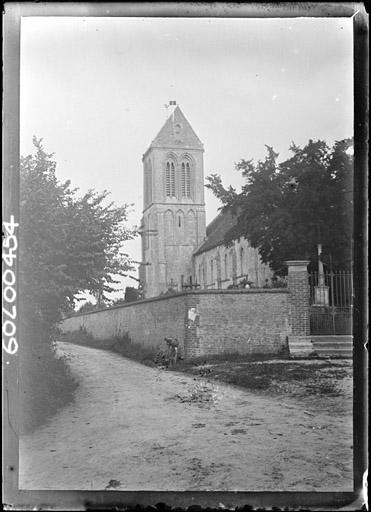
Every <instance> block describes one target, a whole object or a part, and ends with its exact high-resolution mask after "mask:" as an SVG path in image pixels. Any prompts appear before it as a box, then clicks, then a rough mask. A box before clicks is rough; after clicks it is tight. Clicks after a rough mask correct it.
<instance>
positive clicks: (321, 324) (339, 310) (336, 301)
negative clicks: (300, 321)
mask: <svg viewBox="0 0 371 512" xmlns="http://www.w3.org/2000/svg"><path fill="white" fill-rule="evenodd" d="M309 285H310V331H311V334H327V335H329V334H352V313H353V311H352V295H353V278H352V273H351V272H350V271H346V270H342V271H337V272H325V273H323V274H321V275H319V274H318V272H314V273H312V274H310V275H309Z"/></svg>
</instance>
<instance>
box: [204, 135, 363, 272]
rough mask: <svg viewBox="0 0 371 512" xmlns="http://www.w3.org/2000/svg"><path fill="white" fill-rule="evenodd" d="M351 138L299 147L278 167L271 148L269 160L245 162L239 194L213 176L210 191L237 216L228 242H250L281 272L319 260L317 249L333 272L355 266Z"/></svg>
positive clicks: (229, 233) (228, 236)
mask: <svg viewBox="0 0 371 512" xmlns="http://www.w3.org/2000/svg"><path fill="white" fill-rule="evenodd" d="M352 145H353V140H352V139H345V140H341V141H337V142H335V144H334V146H333V147H332V148H329V147H328V146H327V144H326V143H325V142H324V141H321V140H318V141H313V140H309V142H308V144H307V145H306V146H305V147H304V148H300V147H298V146H296V145H295V144H294V143H293V144H292V145H291V147H290V151H291V153H292V156H291V158H289V159H288V160H286V161H284V162H282V163H280V164H278V163H277V158H278V156H279V155H278V153H275V152H274V150H273V148H271V147H270V146H266V148H267V156H266V158H265V160H263V161H259V162H258V163H257V164H254V162H253V161H252V160H241V161H240V162H238V163H237V164H236V169H237V170H238V171H239V172H241V173H242V176H243V178H244V180H245V183H244V184H243V186H242V189H241V191H240V192H237V191H236V190H235V189H234V188H233V187H231V186H230V187H229V188H225V187H224V186H223V184H222V181H221V178H220V176H219V175H217V174H212V175H211V176H209V177H208V178H207V180H208V184H207V185H206V187H208V188H209V189H211V190H212V191H213V193H214V194H215V196H216V197H218V198H219V199H220V200H221V202H222V204H223V206H222V210H226V209H230V210H231V212H232V213H233V214H234V215H235V216H236V220H237V222H236V224H235V226H234V227H233V228H232V229H231V230H230V231H229V232H228V233H227V236H226V239H225V243H226V245H230V244H231V243H232V241H233V240H235V239H237V238H240V237H242V236H243V237H246V238H247V239H248V240H249V241H250V243H251V245H252V246H253V247H255V248H258V249H259V253H260V256H261V258H262V261H263V262H264V263H267V264H269V265H270V266H271V268H272V269H273V270H275V271H276V272H277V273H282V272H283V271H284V268H285V261H286V260H292V259H310V260H311V261H312V262H313V264H315V262H316V261H317V244H318V243H321V244H322V257H321V258H322V260H323V261H324V263H325V264H329V263H330V259H331V260H332V264H333V265H334V268H336V267H344V266H348V265H349V264H350V261H351V240H352V212H353V203H352V198H353V156H352V153H351V151H350V148H351V147H352Z"/></svg>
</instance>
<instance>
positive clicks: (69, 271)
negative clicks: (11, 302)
mask: <svg viewBox="0 0 371 512" xmlns="http://www.w3.org/2000/svg"><path fill="white" fill-rule="evenodd" d="M33 142H34V146H35V154H33V155H28V156H26V157H22V158H21V166H20V177H21V202H20V213H21V223H20V226H21V227H20V264H19V268H20V291H21V297H22V303H21V306H22V307H23V309H24V314H25V315H26V316H27V317H28V318H29V319H31V318H32V320H33V321H34V322H35V321H36V322H39V323H40V324H42V325H45V326H51V325H53V323H55V322H57V321H58V320H60V318H61V315H62V314H63V312H66V311H71V310H72V306H73V304H74V300H75V296H76V295H77V294H79V293H81V292H85V291H88V292H90V293H92V294H95V295H97V294H100V295H101V296H103V297H104V296H105V294H107V293H109V292H111V291H113V290H114V288H113V287H112V285H113V284H115V283H117V276H120V275H123V274H124V273H125V271H126V272H127V270H129V269H131V265H130V260H129V257H128V255H127V254H125V252H124V251H123V242H125V241H126V240H129V239H131V238H133V237H134V236H135V232H134V231H133V230H131V229H128V228H127V227H126V225H125V221H126V220H127V212H128V207H129V205H127V204H124V205H123V206H120V207H116V206H114V205H113V203H110V204H106V201H105V200H106V198H107V196H108V192H107V191H104V192H102V193H98V192H96V191H94V190H89V191H88V192H87V193H86V194H84V195H83V196H82V197H79V196H78V195H77V189H73V188H71V183H70V181H66V182H65V183H61V182H59V181H58V179H57V178H56V174H55V171H56V162H55V161H54V160H53V155H52V154H47V153H46V152H45V151H44V148H43V146H42V143H41V140H37V139H36V138H34V140H33Z"/></svg>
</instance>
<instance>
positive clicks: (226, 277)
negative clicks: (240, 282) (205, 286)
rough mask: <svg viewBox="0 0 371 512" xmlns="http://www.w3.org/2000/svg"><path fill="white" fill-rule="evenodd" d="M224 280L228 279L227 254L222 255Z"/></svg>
mask: <svg viewBox="0 0 371 512" xmlns="http://www.w3.org/2000/svg"><path fill="white" fill-rule="evenodd" d="M224 279H228V254H227V253H225V255H224Z"/></svg>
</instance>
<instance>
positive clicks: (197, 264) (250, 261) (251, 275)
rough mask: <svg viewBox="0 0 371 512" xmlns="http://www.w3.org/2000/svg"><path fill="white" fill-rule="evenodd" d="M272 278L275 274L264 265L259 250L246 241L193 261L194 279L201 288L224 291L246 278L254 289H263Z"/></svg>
mask: <svg viewBox="0 0 371 512" xmlns="http://www.w3.org/2000/svg"><path fill="white" fill-rule="evenodd" d="M241 251H242V252H241ZM241 256H242V259H241ZM200 270H201V272H200ZM204 276H205V278H204ZM271 276H272V271H271V270H270V268H269V267H268V266H267V265H265V264H264V263H262V261H261V259H260V256H259V252H258V250H257V249H254V248H252V247H251V246H250V244H249V242H248V241H247V240H246V239H245V238H241V239H240V240H235V241H234V243H233V245H232V246H231V247H225V246H224V245H219V246H217V247H214V248H213V249H210V250H209V251H205V252H203V253H201V254H197V255H195V256H194V257H193V278H194V280H195V281H196V282H197V283H199V284H201V288H206V289H217V288H221V289H225V288H228V286H230V285H232V284H233V283H238V282H239V281H241V280H242V279H244V278H247V279H248V280H249V281H251V282H252V285H251V286H253V287H263V286H264V284H265V282H266V279H270V277H271Z"/></svg>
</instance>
